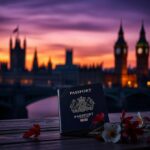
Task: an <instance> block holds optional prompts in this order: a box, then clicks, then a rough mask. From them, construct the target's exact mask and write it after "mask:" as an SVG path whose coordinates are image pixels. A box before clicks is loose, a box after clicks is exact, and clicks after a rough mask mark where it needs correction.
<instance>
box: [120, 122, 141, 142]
mask: <svg viewBox="0 0 150 150" xmlns="http://www.w3.org/2000/svg"><path fill="white" fill-rule="evenodd" d="M138 126H139V122H138V121H133V122H131V121H129V122H128V123H126V124H124V128H123V130H122V136H124V135H125V136H126V138H128V139H129V140H131V142H137V139H138V135H142V134H143V129H142V128H139V127H138Z"/></svg>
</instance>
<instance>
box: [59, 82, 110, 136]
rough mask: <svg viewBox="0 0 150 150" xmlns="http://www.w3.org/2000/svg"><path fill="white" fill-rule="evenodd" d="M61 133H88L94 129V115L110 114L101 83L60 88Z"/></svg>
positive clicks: (106, 116)
mask: <svg viewBox="0 0 150 150" xmlns="http://www.w3.org/2000/svg"><path fill="white" fill-rule="evenodd" d="M58 98H59V117H60V133H61V134H64V135H65V134H66V135H67V134H77V135H78V134H79V135H82V134H87V133H88V132H89V131H90V130H91V129H92V127H93V126H92V119H93V117H94V116H95V115H96V114H98V113H100V112H104V113H105V121H108V114H107V109H106V103H105V99H104V93H103V89H102V86H101V85H100V84H93V85H85V86H78V87H71V88H63V89H59V90H58Z"/></svg>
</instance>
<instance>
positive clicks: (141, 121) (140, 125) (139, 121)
mask: <svg viewBox="0 0 150 150" xmlns="http://www.w3.org/2000/svg"><path fill="white" fill-rule="evenodd" d="M136 121H137V122H138V124H139V125H138V126H139V128H141V127H142V126H143V124H144V123H143V118H142V116H141V113H140V112H138V113H137V117H136Z"/></svg>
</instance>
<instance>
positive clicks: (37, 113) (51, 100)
mask: <svg viewBox="0 0 150 150" xmlns="http://www.w3.org/2000/svg"><path fill="white" fill-rule="evenodd" d="M27 111H28V118H32V119H35V118H46V117H56V116H58V97H57V96H52V97H48V98H45V99H42V100H39V101H37V102H35V103H32V104H30V105H28V106H27Z"/></svg>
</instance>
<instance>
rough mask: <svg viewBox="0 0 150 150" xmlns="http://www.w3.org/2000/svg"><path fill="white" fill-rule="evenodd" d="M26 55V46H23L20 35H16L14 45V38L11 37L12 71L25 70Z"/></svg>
mask: <svg viewBox="0 0 150 150" xmlns="http://www.w3.org/2000/svg"><path fill="white" fill-rule="evenodd" d="M25 57H26V47H23V48H22V47H21V42H20V39H19V36H18V35H17V36H16V39H15V46H14V47H13V41H12V38H10V70H11V71H12V72H23V71H25Z"/></svg>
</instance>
